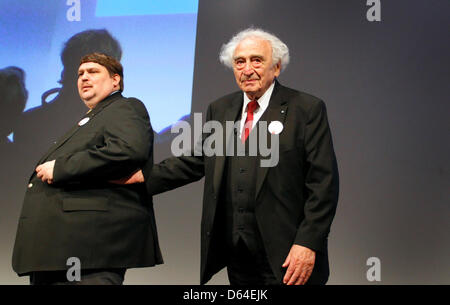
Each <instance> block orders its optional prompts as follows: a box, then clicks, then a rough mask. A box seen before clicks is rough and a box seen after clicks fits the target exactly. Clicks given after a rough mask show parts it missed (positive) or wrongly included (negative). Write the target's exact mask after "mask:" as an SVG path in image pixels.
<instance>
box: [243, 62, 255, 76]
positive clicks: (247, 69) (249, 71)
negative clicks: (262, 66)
mask: <svg viewBox="0 0 450 305" xmlns="http://www.w3.org/2000/svg"><path fill="white" fill-rule="evenodd" d="M243 72H244V74H245V75H251V74H253V67H252V65H251V63H250V62H246V63H245V67H244V70H243Z"/></svg>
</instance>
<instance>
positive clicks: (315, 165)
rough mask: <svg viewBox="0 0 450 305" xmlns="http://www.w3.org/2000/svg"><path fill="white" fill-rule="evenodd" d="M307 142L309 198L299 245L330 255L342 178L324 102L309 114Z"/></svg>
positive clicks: (306, 184) (300, 227)
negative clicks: (332, 228) (332, 224)
mask: <svg viewBox="0 0 450 305" xmlns="http://www.w3.org/2000/svg"><path fill="white" fill-rule="evenodd" d="M304 141H305V143H304V147H305V150H306V164H307V166H306V176H305V186H306V190H307V193H306V194H307V198H306V200H305V205H304V215H305V218H304V220H303V221H302V222H301V223H300V226H299V228H298V230H297V235H296V238H295V243H296V244H299V245H302V246H305V247H308V248H310V249H312V250H315V251H326V241H327V238H328V233H329V231H330V226H331V222H332V221H333V218H334V215H335V213H336V206H337V201H338V193H339V175H338V169H337V162H336V156H335V153H334V149H333V143H332V138H331V132H330V128H329V125H328V119H327V114H326V108H325V104H324V103H323V102H322V101H319V103H316V104H315V105H314V106H313V107H312V108H311V110H310V112H309V115H308V122H307V124H306V129H305V138H304Z"/></svg>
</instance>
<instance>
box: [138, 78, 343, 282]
mask: <svg viewBox="0 0 450 305" xmlns="http://www.w3.org/2000/svg"><path fill="white" fill-rule="evenodd" d="M242 103H243V93H242V92H236V93H233V94H230V95H227V96H225V97H222V98H220V99H219V100H217V101H215V102H213V103H212V104H211V105H210V106H209V108H208V111H207V118H206V121H210V120H215V121H219V122H221V123H222V124H223V126H225V122H226V121H232V122H234V121H235V119H236V117H237V116H238V114H239V112H240V110H241V108H242ZM264 118H265V120H266V121H267V125H269V124H270V122H272V121H280V122H281V123H282V124H283V125H284V129H283V131H282V132H281V133H280V134H279V162H278V164H277V165H276V166H275V167H258V168H257V174H256V197H255V199H256V208H255V214H256V220H257V224H258V228H259V230H260V233H261V236H262V239H263V242H264V247H265V250H266V253H267V257H268V260H269V262H270V264H271V267H272V270H273V272H274V274H275V276H276V277H277V279H278V280H279V281H280V282H281V280H282V278H283V276H284V273H285V269H283V268H282V267H281V265H282V264H283V262H284V260H285V259H286V257H287V255H288V253H289V250H290V248H291V247H292V245H293V244H298V245H302V246H305V247H308V248H310V249H313V250H315V251H316V262H315V267H314V270H313V273H312V275H311V277H310V279H309V281H308V283H310V284H315V283H316V284H323V283H325V282H326V281H327V279H328V275H329V267H328V254H327V252H328V251H327V237H328V233H329V231H330V226H331V222H332V220H333V217H334V215H335V211H336V205H337V200H338V188H339V186H338V185H339V183H338V171H337V163H336V158H335V154H334V150H333V144H332V139H331V133H330V129H329V126H328V120H327V115H326V109H325V105H324V103H323V102H322V101H321V100H319V99H318V98H316V97H314V96H311V95H309V94H306V93H303V92H299V91H296V90H293V89H289V88H287V87H284V86H282V85H280V84H279V83H278V82H276V84H275V88H274V91H273V93H272V96H271V99H270V102H269V106H268V108H267V109H266V112H265V113H264V114H263V118H261V119H264ZM260 122H261V120H260V121H259V123H260ZM266 128H267V127H266ZM252 132H253V131H252ZM262 132H266V133H267V134H268V132H267V129H265V130H262ZM207 137H208V135H207V134H206V135H204V136H203V141H205V139H207ZM225 158H226V157H225V156H212V157H207V156H182V157H178V158H175V157H172V158H169V159H166V160H165V161H163V162H161V163H160V164H157V165H155V166H153V167H152V164H148V165H147V166H146V168H145V169H144V177H145V181H146V185H147V189H148V191H149V193H150V194H157V193H160V192H164V191H167V190H170V189H173V188H176V187H178V186H181V185H184V184H187V183H189V182H192V181H196V180H198V179H200V178H202V177H203V176H205V185H204V193H203V211H202V224H201V274H200V281H201V283H202V284H203V283H206V282H207V281H208V280H209V279H210V278H211V276H212V275H214V274H215V273H216V272H218V271H219V270H220V269H222V268H223V267H224V266H225V264H226V257H224V253H226V252H225V251H223V244H224V241H223V240H221V239H220V234H218V230H217V228H215V222H216V220H217V219H218V218H216V215H215V214H216V211H217V206H218V202H219V201H220V198H219V196H220V194H221V187H222V185H223V184H222V181H223V179H224V178H223V176H224V165H225Z"/></svg>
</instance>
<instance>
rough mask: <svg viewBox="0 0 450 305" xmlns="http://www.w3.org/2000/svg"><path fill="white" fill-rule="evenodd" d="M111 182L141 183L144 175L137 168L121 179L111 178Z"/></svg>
mask: <svg viewBox="0 0 450 305" xmlns="http://www.w3.org/2000/svg"><path fill="white" fill-rule="evenodd" d="M109 182H111V183H115V184H135V183H143V182H144V175H143V174H142V171H141V170H140V169H138V170H137V171H135V172H134V173H132V174H131V175H129V176H128V177H123V178H122V179H118V180H111V181H109Z"/></svg>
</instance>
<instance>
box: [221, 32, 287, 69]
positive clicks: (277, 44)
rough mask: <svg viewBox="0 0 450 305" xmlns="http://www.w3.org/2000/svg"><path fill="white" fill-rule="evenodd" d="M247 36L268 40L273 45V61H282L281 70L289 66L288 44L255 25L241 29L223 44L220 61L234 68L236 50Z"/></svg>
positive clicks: (275, 62) (274, 62)
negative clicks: (254, 26)
mask: <svg viewBox="0 0 450 305" xmlns="http://www.w3.org/2000/svg"><path fill="white" fill-rule="evenodd" d="M247 38H259V39H262V40H266V41H268V42H269V43H270V45H271V46H272V63H273V64H274V65H276V64H278V63H280V64H281V70H284V69H285V68H286V67H287V65H288V64H289V48H288V47H287V45H286V44H285V43H284V42H282V41H281V40H280V39H279V38H278V37H276V36H275V35H273V34H270V33H268V32H266V31H264V30H262V29H258V28H253V27H251V28H248V29H245V30H243V31H240V32H239V33H237V34H236V35H234V36H233V37H232V38H231V39H230V41H229V42H228V43H226V44H224V45H222V48H221V50H220V54H219V59H220V62H221V63H222V64H224V65H225V66H227V67H229V68H233V60H234V59H233V55H234V51H235V49H236V47H237V46H238V44H239V43H241V42H242V41H243V40H245V39H247Z"/></svg>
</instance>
